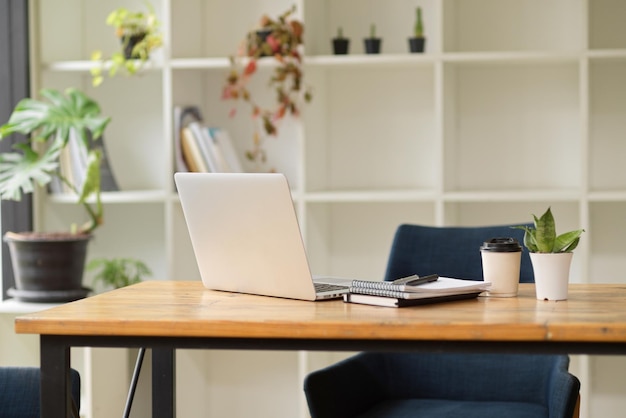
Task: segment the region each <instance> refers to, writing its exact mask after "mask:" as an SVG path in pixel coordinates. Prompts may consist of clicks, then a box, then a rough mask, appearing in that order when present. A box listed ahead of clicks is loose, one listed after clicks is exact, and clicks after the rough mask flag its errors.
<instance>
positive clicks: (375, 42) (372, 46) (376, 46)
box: [363, 38, 383, 54]
mask: <svg viewBox="0 0 626 418" xmlns="http://www.w3.org/2000/svg"><path fill="white" fill-rule="evenodd" d="M382 43H383V40H382V39H381V38H365V39H364V40H363V44H364V46H365V53H366V54H380V47H381V44H382Z"/></svg>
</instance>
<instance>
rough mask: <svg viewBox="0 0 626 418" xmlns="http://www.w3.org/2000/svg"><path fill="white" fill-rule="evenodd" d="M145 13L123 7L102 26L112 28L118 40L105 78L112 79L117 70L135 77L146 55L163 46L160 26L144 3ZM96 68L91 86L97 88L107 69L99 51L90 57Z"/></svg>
mask: <svg viewBox="0 0 626 418" xmlns="http://www.w3.org/2000/svg"><path fill="white" fill-rule="evenodd" d="M146 7H147V8H148V11H147V12H145V13H144V12H132V11H130V10H128V9H126V8H124V7H120V8H117V9H115V10H113V11H112V12H111V13H110V14H109V15H108V16H107V19H106V24H107V25H109V26H113V27H114V28H115V36H116V37H117V38H119V40H120V50H119V51H117V52H115V53H113V55H111V58H110V67H109V69H108V73H109V77H114V76H115V75H116V74H117V73H118V72H119V71H120V70H121V69H125V70H126V72H127V73H128V74H129V75H133V74H136V73H137V71H139V70H140V69H141V68H142V67H143V66H144V65H145V63H146V62H147V61H148V59H149V58H150V53H151V52H153V51H154V50H155V49H157V48H159V47H160V46H162V45H163V35H162V34H161V32H160V31H159V27H160V25H161V23H160V21H159V20H158V19H157V18H156V15H155V13H154V8H153V7H152V5H151V4H149V3H146ZM91 60H92V61H94V62H95V63H96V65H95V66H94V67H93V68H92V69H91V75H92V84H93V85H94V86H99V85H100V84H102V82H103V81H104V77H103V75H102V72H103V70H104V69H105V68H106V66H107V65H108V64H107V62H106V60H104V58H103V54H102V51H100V50H96V51H94V52H93V53H92V54H91Z"/></svg>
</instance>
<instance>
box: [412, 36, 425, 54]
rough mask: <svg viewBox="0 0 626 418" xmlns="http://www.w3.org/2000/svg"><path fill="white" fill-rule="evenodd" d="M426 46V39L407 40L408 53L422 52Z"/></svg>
mask: <svg viewBox="0 0 626 418" xmlns="http://www.w3.org/2000/svg"><path fill="white" fill-rule="evenodd" d="M425 44H426V38H415V37H413V38H409V51H410V52H411V53H419V52H424V45H425Z"/></svg>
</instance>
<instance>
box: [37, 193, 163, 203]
mask: <svg viewBox="0 0 626 418" xmlns="http://www.w3.org/2000/svg"><path fill="white" fill-rule="evenodd" d="M47 196H48V199H49V201H50V202H54V203H72V204H74V203H76V196H75V195H73V194H69V193H68V194H48V195H47ZM101 198H102V203H162V202H165V201H166V200H167V193H166V192H164V191H162V190H129V191H119V192H102V194H101ZM90 201H92V199H90Z"/></svg>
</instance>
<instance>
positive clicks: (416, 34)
mask: <svg viewBox="0 0 626 418" xmlns="http://www.w3.org/2000/svg"><path fill="white" fill-rule="evenodd" d="M425 43H426V38H425V37H424V22H423V21H422V8H421V7H418V8H417V9H416V10H415V26H414V27H413V36H412V37H410V38H409V50H410V51H411V52H412V53H419V52H424V44H425Z"/></svg>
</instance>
